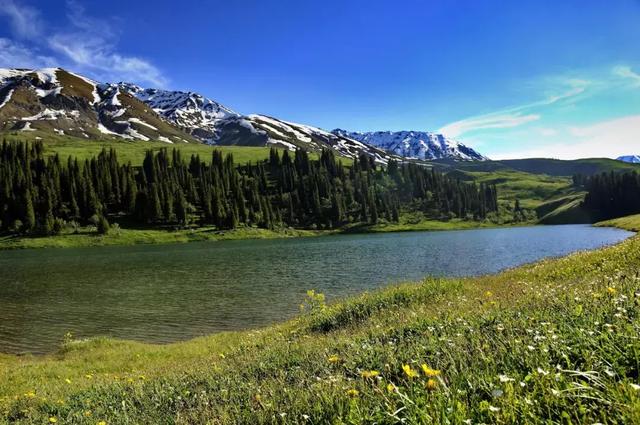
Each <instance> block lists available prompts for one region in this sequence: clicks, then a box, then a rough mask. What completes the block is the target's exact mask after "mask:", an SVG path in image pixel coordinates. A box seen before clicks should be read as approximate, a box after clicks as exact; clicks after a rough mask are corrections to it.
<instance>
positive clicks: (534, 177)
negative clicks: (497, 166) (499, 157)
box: [466, 170, 572, 209]
mask: <svg viewBox="0 0 640 425" xmlns="http://www.w3.org/2000/svg"><path fill="white" fill-rule="evenodd" d="M466 174H467V175H469V176H470V177H472V178H473V179H474V180H476V181H477V182H484V183H488V184H495V185H496V187H497V189H498V198H499V199H500V200H503V201H509V202H515V200H516V199H518V200H519V201H520V205H521V206H522V207H523V208H530V209H534V208H537V207H539V206H540V205H541V204H543V203H544V202H545V201H548V200H549V199H553V198H555V197H559V196H563V195H566V194H568V193H570V192H571V191H572V187H571V186H572V181H571V178H568V177H561V176H548V175H545V174H530V173H525V172H522V171H515V170H495V171H486V172H480V171H471V172H466Z"/></svg>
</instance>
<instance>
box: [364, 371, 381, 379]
mask: <svg viewBox="0 0 640 425" xmlns="http://www.w3.org/2000/svg"><path fill="white" fill-rule="evenodd" d="M378 375H380V372H378V371H377V370H363V371H362V372H361V373H360V376H362V377H363V378H375V377H376V376H378Z"/></svg>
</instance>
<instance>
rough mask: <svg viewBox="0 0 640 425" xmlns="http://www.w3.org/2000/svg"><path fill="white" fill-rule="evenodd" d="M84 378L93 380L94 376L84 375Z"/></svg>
mask: <svg viewBox="0 0 640 425" xmlns="http://www.w3.org/2000/svg"><path fill="white" fill-rule="evenodd" d="M84 377H85V378H87V379H91V378H93V375H92V374H90V373H87V374H86V375H84Z"/></svg>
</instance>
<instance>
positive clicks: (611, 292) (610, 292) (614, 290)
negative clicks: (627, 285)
mask: <svg viewBox="0 0 640 425" xmlns="http://www.w3.org/2000/svg"><path fill="white" fill-rule="evenodd" d="M607 292H608V293H609V295H615V293H616V292H618V290H617V289H616V288H612V287H611V286H609V287H608V288H607Z"/></svg>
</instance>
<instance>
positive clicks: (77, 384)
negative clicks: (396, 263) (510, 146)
mask: <svg viewBox="0 0 640 425" xmlns="http://www.w3.org/2000/svg"><path fill="white" fill-rule="evenodd" d="M639 268H640V238H639V237H634V238H632V239H630V240H628V241H626V242H623V243H621V244H619V245H617V246H614V247H609V248H605V249H602V250H599V251H596V252H590V253H578V254H574V255H571V256H569V257H566V258H561V259H555V260H545V261H541V262H538V263H535V264H532V265H528V266H524V267H520V268H517V269H514V270H510V271H506V272H504V273H501V274H498V275H492V276H486V277H480V278H472V279H427V280H425V281H423V282H421V283H416V284H407V285H401V286H396V287H392V288H389V289H386V290H381V291H376V292H373V293H369V294H365V295H362V296H360V297H357V298H353V299H349V300H346V301H344V302H341V303H338V304H335V305H332V306H329V307H325V306H324V305H323V302H322V299H321V297H319V296H317V294H314V293H311V294H310V296H309V299H308V300H307V313H305V314H304V315H303V316H301V317H300V318H299V319H297V320H293V321H291V322H288V323H285V324H282V325H279V326H274V327H270V328H266V329H261V330H255V331H249V332H240V333H226V334H218V335H213V336H209V337H204V338H199V339H195V340H192V341H188V342H184V343H178V344H170V345H161V346H158V345H146V344H140V343H134V342H126V341H114V340H108V339H95V340H89V341H69V342H67V343H65V344H64V345H63V347H62V349H61V350H60V351H59V352H57V353H56V354H54V355H51V356H46V357H30V356H20V357H18V356H2V357H0V415H1V417H2V418H4V420H5V421H12V422H18V423H37V424H42V423H47V422H57V423H85V424H96V423H101V422H102V421H104V423H183V424H187V423H207V422H208V423H252V424H259V423H305V422H310V423H372V422H377V423H396V422H400V421H402V420H405V421H407V423H481V422H484V423H525V422H526V423H566V424H569V423H595V422H600V423H639V422H640V381H639V374H638V373H639V370H640V361H639V360H638V359H639V357H638V353H639V352H640V341H639V340H638V338H637V336H638V332H640V329H639V325H638V323H639V322H638V320H637V318H638V313H639V312H640V306H639V305H638V295H637V294H638V292H639V291H640V279H639V276H638V269H639ZM256 302H260V301H259V300H256ZM1 421H2V419H0V422H1Z"/></svg>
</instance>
